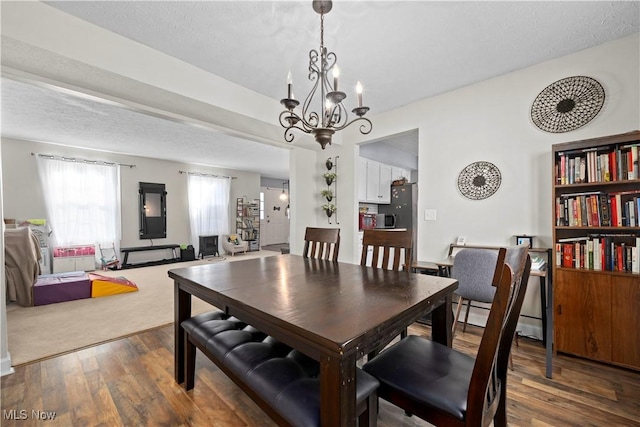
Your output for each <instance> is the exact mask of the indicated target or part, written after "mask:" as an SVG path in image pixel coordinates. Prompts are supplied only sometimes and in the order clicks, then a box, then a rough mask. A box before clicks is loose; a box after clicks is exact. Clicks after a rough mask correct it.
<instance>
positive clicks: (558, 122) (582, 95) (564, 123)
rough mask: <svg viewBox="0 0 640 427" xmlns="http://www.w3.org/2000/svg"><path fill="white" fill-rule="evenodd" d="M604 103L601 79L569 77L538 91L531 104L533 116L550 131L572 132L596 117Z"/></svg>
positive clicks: (536, 122) (536, 123) (532, 117)
mask: <svg viewBox="0 0 640 427" xmlns="http://www.w3.org/2000/svg"><path fill="white" fill-rule="evenodd" d="M603 104H604V89H603V88H602V85H601V84H600V83H598V81H597V80H595V79H592V78H591V77H585V76H574V77H567V78H564V79H561V80H558V81H557V82H554V83H552V84H550V85H549V86H547V87H546V88H544V90H543V91H542V92H540V93H539V94H538V96H537V97H536V99H535V100H534V101H533V105H532V106H531V120H533V123H534V124H535V125H536V126H538V127H539V128H540V129H542V130H543V131H546V132H552V133H561V132H569V131H571V130H574V129H578V128H579V127H582V126H584V125H586V124H587V123H589V122H590V121H591V120H593V118H594V117H595V116H596V115H597V114H598V113H599V112H600V109H601V108H602V105H603Z"/></svg>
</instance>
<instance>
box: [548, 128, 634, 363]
mask: <svg viewBox="0 0 640 427" xmlns="http://www.w3.org/2000/svg"><path fill="white" fill-rule="evenodd" d="M639 152H640V131H634V132H629V133H625V134H620V135H611V136H605V137H601V138H594V139H588V140H582V141H574V142H567V143H562V144H556V145H554V146H553V148H552V161H553V166H554V167H553V177H552V179H553V181H552V182H553V185H552V195H553V241H554V253H553V277H554V285H553V286H554V303H553V304H554V343H555V350H556V351H559V352H563V353H569V354H573V355H576V356H581V357H585V358H588V359H592V360H598V361H601V362H606V363H611V364H614V365H618V366H624V367H627V368H632V369H636V370H640V330H639V329H638V327H637V325H638V324H640V310H639V309H638V304H639V302H640V215H639V213H640V168H639V164H638V156H639V154H640V153H639Z"/></svg>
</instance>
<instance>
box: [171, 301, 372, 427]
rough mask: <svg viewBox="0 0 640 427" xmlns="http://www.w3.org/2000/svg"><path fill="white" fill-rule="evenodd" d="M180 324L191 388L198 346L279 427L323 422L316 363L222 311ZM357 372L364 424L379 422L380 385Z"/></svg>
mask: <svg viewBox="0 0 640 427" xmlns="http://www.w3.org/2000/svg"><path fill="white" fill-rule="evenodd" d="M181 326H182V328H183V329H184V331H185V371H186V372H185V388H186V389H187V390H191V389H192V388H193V386H194V380H195V360H196V348H198V349H200V350H201V351H202V352H203V353H204V354H205V355H206V356H207V357H208V358H209V359H211V361H213V362H214V363H215V364H216V365H217V366H218V367H219V368H220V369H221V370H222V371H223V372H224V373H225V374H227V376H229V377H230V378H231V379H232V380H233V381H234V382H235V383H236V384H237V385H238V386H239V387H240V388H241V389H242V390H244V391H245V393H247V394H248V395H249V396H250V397H251V398H252V399H253V400H254V401H255V402H256V403H257V404H258V405H259V406H260V407H261V408H262V409H263V410H264V411H265V412H267V414H269V416H271V418H273V419H274V421H276V422H277V423H278V424H279V425H282V426H320V379H319V374H320V365H319V363H318V362H317V361H315V360H313V359H311V358H310V357H308V356H305V355H304V354H302V353H300V352H299V351H297V350H294V349H292V348H291V347H288V346H287V345H285V344H283V343H281V342H279V341H277V340H276V339H274V338H273V337H271V336H268V335H266V334H264V333H263V332H261V331H259V330H257V329H256V328H254V327H253V326H250V325H247V324H246V323H243V322H242V321H240V320H238V319H236V318H235V317H230V316H228V315H226V314H225V313H223V312H221V311H213V312H208V313H203V314H199V315H197V316H194V317H191V318H190V319H187V320H185V321H184V322H182V325H181ZM356 373H357V376H356V384H357V386H356V412H357V414H358V418H359V425H360V427H363V426H375V425H376V419H377V412H378V397H377V392H376V390H377V388H378V386H379V383H378V381H377V380H376V379H375V378H373V377H372V376H371V375H369V374H367V373H366V372H364V371H362V370H360V369H357V370H356ZM354 421H355V420H354Z"/></svg>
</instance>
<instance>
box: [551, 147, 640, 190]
mask: <svg viewBox="0 0 640 427" xmlns="http://www.w3.org/2000/svg"><path fill="white" fill-rule="evenodd" d="M639 146H640V144H632V145H625V146H619V147H608V148H605V149H602V148H598V149H586V150H579V151H570V152H563V153H558V159H557V160H556V165H555V169H556V170H555V175H556V184H560V185H565V184H579V183H588V182H610V181H625V180H635V179H640V170H639V163H638V162H639V159H638V151H640V149H639V148H638V147H639Z"/></svg>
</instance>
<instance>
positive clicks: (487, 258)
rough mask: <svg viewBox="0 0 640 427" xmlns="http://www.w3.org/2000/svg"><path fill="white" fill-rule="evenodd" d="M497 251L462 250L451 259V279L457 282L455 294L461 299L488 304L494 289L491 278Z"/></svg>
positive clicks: (496, 259)
mask: <svg viewBox="0 0 640 427" xmlns="http://www.w3.org/2000/svg"><path fill="white" fill-rule="evenodd" d="M497 261H498V251H495V250H491V249H471V248H469V249H462V250H461V251H459V252H458V253H457V254H456V256H455V258H454V259H453V269H452V270H451V277H452V278H454V279H456V280H457V281H458V289H457V290H456V293H457V294H458V295H460V296H461V297H462V298H465V299H468V300H473V301H479V302H484V303H490V302H492V301H493V295H494V294H495V292H496V288H495V287H494V286H493V283H492V281H493V278H494V277H493V276H494V271H495V268H496V262H497Z"/></svg>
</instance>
